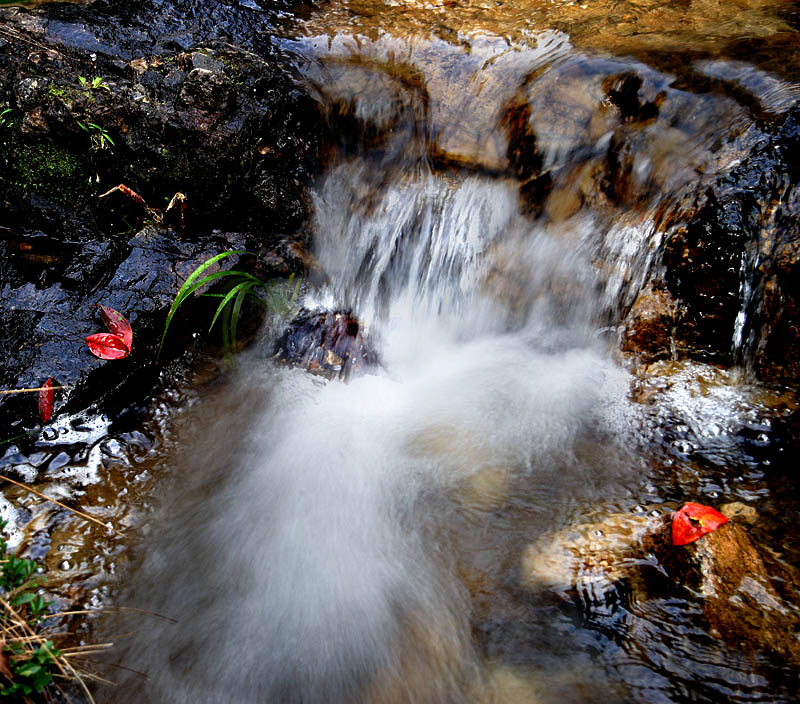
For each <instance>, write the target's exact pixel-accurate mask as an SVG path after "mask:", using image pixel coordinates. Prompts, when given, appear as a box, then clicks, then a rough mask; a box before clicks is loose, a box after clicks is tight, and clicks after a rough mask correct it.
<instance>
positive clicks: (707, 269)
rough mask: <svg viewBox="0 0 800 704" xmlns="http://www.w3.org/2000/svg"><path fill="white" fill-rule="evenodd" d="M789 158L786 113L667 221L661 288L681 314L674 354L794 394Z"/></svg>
mask: <svg viewBox="0 0 800 704" xmlns="http://www.w3.org/2000/svg"><path fill="white" fill-rule="evenodd" d="M798 156H800V106H795V107H794V108H793V109H792V110H790V111H789V112H788V113H787V114H786V116H785V117H784V119H783V120H782V121H781V122H780V123H779V124H778V125H777V127H776V128H775V129H773V130H772V131H771V133H769V134H768V136H767V138H766V139H763V140H762V142H761V143H760V144H759V145H758V146H757V147H756V148H754V149H753V150H752V152H751V153H750V155H749V156H747V158H746V159H744V160H743V161H742V162H741V163H740V164H739V165H738V166H736V167H735V168H732V169H731V170H729V171H728V172H726V173H725V174H724V175H723V176H722V177H721V178H719V179H717V180H715V181H714V182H713V183H711V184H710V186H709V187H708V189H707V190H706V191H705V192H704V193H702V195H701V196H700V197H699V198H698V199H697V201H696V202H695V206H694V207H692V206H686V208H685V210H684V212H683V213H682V214H681V215H680V216H679V217H678V218H673V219H672V221H671V226H672V228H673V234H672V236H671V237H670V239H669V240H668V242H667V246H666V248H665V252H664V257H663V264H664V266H665V270H666V272H665V275H664V280H665V282H666V285H667V288H668V290H669V292H670V294H671V295H672V296H673V297H674V298H675V299H676V300H677V301H679V304H680V305H679V313H680V314H679V316H678V318H677V320H676V323H677V324H676V326H675V334H676V341H677V344H678V348H679V351H680V352H681V353H682V354H686V355H687V356H691V357H694V358H696V359H704V360H712V361H714V360H716V361H721V362H730V361H732V360H733V359H734V358H735V356H736V355H738V356H739V359H738V360H737V361H744V362H746V363H748V364H749V366H750V367H751V368H752V369H754V371H756V372H757V373H758V374H759V376H760V377H761V378H762V379H767V380H770V381H777V382H780V383H791V384H796V383H797V381H798V379H799V378H800V366H799V365H798V364H797V363H796V355H793V354H790V353H788V350H789V349H793V345H794V344H795V342H796V341H798V340H800V338H798V333H797V329H798V318H797V315H798V313H799V312H800V311H798V308H797V303H796V301H797V294H798V291H797V288H796V285H795V282H796V280H797V277H796V273H797V272H796V270H795V268H796V265H797V261H798V257H797V247H798V245H797V242H798V240H800V235H799V234H798V233H800V219H799V218H798V215H800V213H799V212H798V209H797V207H796V206H795V205H794V203H796V202H797V188H798V179H799V177H800V173H798V167H797V163H798V161H797V159H798ZM687 212H688V213H689V215H688V216H687V215H686V213H687ZM676 219H677V220H678V222H677V223H676V222H675V220H676ZM737 325H739V326H741V329H740V330H739V331H738V332H737ZM737 338H738V339H737ZM732 352H733V353H732Z"/></svg>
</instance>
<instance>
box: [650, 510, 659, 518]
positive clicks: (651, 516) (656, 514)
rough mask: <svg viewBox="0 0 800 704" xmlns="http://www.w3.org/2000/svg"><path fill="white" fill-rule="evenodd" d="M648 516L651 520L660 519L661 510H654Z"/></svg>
mask: <svg viewBox="0 0 800 704" xmlns="http://www.w3.org/2000/svg"><path fill="white" fill-rule="evenodd" d="M647 515H648V516H650V518H658V517H659V516H660V515H661V509H658V508H654V509H653V510H652V511H650V513H648V514H647Z"/></svg>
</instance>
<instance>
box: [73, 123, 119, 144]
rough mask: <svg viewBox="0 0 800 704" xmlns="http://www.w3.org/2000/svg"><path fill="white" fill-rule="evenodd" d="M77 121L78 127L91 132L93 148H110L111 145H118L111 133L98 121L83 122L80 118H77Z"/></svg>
mask: <svg viewBox="0 0 800 704" xmlns="http://www.w3.org/2000/svg"><path fill="white" fill-rule="evenodd" d="M75 122H77V123H78V127H80V128H81V129H82V130H83V131H84V132H87V133H88V134H89V137H90V139H91V140H92V148H93V149H108V148H109V145H111V146H112V147H113V146H116V145H115V144H114V140H113V139H111V135H109V134H108V131H107V130H106V128H105V127H103V126H102V125H98V124H97V123H96V122H86V123H83V122H81V121H80V120H75Z"/></svg>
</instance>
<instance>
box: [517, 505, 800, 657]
mask: <svg viewBox="0 0 800 704" xmlns="http://www.w3.org/2000/svg"><path fill="white" fill-rule="evenodd" d="M726 513H727V514H728V515H730V516H731V520H730V521H729V522H728V523H725V524H724V525H722V526H720V527H719V528H717V529H716V530H715V531H713V532H711V533H708V534H706V535H704V536H703V537H702V538H700V539H699V540H697V541H695V542H693V543H690V544H688V545H684V546H677V547H676V546H673V545H672V537H671V536H672V524H671V521H670V520H669V518H665V517H664V516H658V515H655V516H650V515H646V514H644V513H642V514H617V515H612V516H608V517H607V518H605V519H604V520H602V521H600V522H596V523H590V524H583V525H578V526H574V527H572V528H569V529H566V530H564V531H560V532H558V533H554V534H551V535H546V536H542V537H541V538H540V539H539V540H537V541H536V542H535V543H533V544H532V545H530V546H529V547H528V548H527V549H526V551H525V552H524V554H523V556H522V560H521V563H520V565H521V569H520V575H521V582H522V584H523V585H524V586H525V587H526V588H527V589H529V590H532V591H540V590H542V589H545V590H549V591H552V592H554V593H556V594H559V595H560V596H561V597H562V598H564V599H567V600H571V601H573V602H575V603H577V604H579V605H580V607H581V609H582V610H583V612H584V614H585V616H586V617H587V618H588V619H589V620H590V621H592V620H600V621H602V620H604V619H605V620H608V619H611V620H615V622H616V621H618V619H619V615H618V613H617V612H618V608H617V605H618V604H619V603H622V602H626V603H633V604H641V603H644V602H646V601H647V600H648V599H650V598H664V596H665V595H667V594H669V593H670V592H674V590H676V589H685V588H688V589H690V590H691V593H692V594H696V595H697V597H696V598H697V599H698V600H699V601H700V605H701V607H702V610H703V614H704V616H705V618H706V619H707V620H708V622H709V624H710V626H711V627H712V628H713V629H715V630H716V631H717V632H718V633H719V634H720V635H721V636H722V637H723V638H724V639H725V640H726V641H727V642H728V643H730V644H731V645H732V646H733V647H737V648H741V649H745V650H748V651H758V650H762V651H766V652H768V653H770V654H771V655H774V656H778V657H779V658H781V659H782V660H784V661H786V662H789V663H791V664H793V665H794V666H796V665H797V663H798V662H800V639H798V638H797V633H798V632H800V607H798V603H800V602H799V601H798V597H800V574H798V573H797V571H796V570H793V569H791V568H790V567H788V566H787V565H786V564H785V563H783V562H781V561H780V560H779V559H778V558H777V557H776V556H775V555H774V554H773V553H772V552H770V551H769V550H768V549H766V548H764V547H762V546H760V545H759V544H758V543H757V542H756V541H755V540H754V539H753V538H752V537H751V535H750V534H749V532H748V531H747V529H746V528H745V527H744V521H747V522H750V521H752V512H751V511H750V510H749V509H748V507H745V506H743V505H738V506H737V505H733V504H729V505H727V507H726ZM626 610H627V609H626ZM627 618H629V619H630V618H631V615H629V616H628V617H627ZM616 627H617V629H619V623H617V624H616Z"/></svg>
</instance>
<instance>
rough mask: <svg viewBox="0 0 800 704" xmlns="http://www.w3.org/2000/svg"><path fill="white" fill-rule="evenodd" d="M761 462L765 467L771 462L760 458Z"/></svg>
mask: <svg viewBox="0 0 800 704" xmlns="http://www.w3.org/2000/svg"><path fill="white" fill-rule="evenodd" d="M761 464H762V465H764V466H765V467H769V466H770V465H771V464H772V462H770V460H762V461H761Z"/></svg>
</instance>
